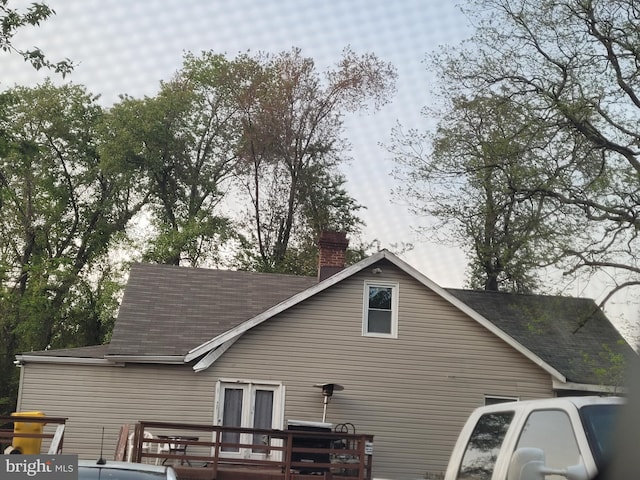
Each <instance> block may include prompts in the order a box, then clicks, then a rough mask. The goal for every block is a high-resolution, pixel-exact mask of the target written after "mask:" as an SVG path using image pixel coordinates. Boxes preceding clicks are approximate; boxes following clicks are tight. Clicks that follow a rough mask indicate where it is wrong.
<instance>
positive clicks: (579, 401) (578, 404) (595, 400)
mask: <svg viewBox="0 0 640 480" xmlns="http://www.w3.org/2000/svg"><path fill="white" fill-rule="evenodd" d="M624 401H625V400H624V398H623V397H613V396H612V397H599V396H586V397H555V398H540V399H537V400H523V401H513V402H504V403H496V404H494V405H487V406H483V407H478V408H477V409H476V410H477V411H482V412H483V413H484V412H491V411H502V410H530V409H537V408H553V407H561V406H568V405H571V406H574V407H575V408H576V409H580V408H582V407H584V406H585V405H611V404H616V405H620V404H623V403H624Z"/></svg>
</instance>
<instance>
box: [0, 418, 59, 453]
mask: <svg viewBox="0 0 640 480" xmlns="http://www.w3.org/2000/svg"><path fill="white" fill-rule="evenodd" d="M30 413H31V412H28V413H26V414H25V413H18V414H16V415H9V416H0V453H3V452H5V449H6V448H7V447H9V446H13V447H16V448H14V450H17V451H18V452H20V453H28V454H38V453H42V450H43V449H44V448H45V447H46V448H47V449H48V452H49V453H60V452H61V451H62V443H63V441H64V426H65V424H66V421H67V419H66V418H62V417H47V416H46V415H36V414H35V413H34V414H33V415H31V414H30ZM45 425H49V426H50V427H51V428H52V429H53V431H52V432H51V433H45ZM45 440H46V441H45ZM16 453H17V452H16Z"/></svg>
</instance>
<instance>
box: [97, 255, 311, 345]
mask: <svg viewBox="0 0 640 480" xmlns="http://www.w3.org/2000/svg"><path fill="white" fill-rule="evenodd" d="M316 283H318V281H317V278H315V277H303V276H295V275H280V274H267V273H255V272H241V271H231V270H214V269H206V268H187V267H177V266H171V265H157V264H142V263H138V264H135V265H133V267H132V269H131V272H130V274H129V281H128V283H127V288H126V290H125V293H124V297H123V300H122V303H121V306H120V311H119V313H118V319H117V321H116V324H115V328H114V331H113V335H112V338H111V343H110V344H109V349H108V354H109V355H137V356H138V355H184V354H186V353H187V352H188V351H189V350H191V349H192V348H194V347H197V346H198V345H200V344H202V343H204V342H206V341H207V340H210V339H212V338H214V337H215V336H217V335H219V334H221V333H224V332H226V331H227V330H229V329H231V328H233V327H235V326H236V325H238V324H240V323H242V322H244V321H245V320H248V319H250V318H252V317H253V316H255V315H258V314H259V313H261V312H263V311H265V310H267V309H268V308H270V307H272V306H274V305H277V304H278V303H280V302H281V301H283V300H286V299H287V298H289V297H291V296H293V295H295V294H296V293H298V292H300V291H302V290H306V289H307V288H309V287H311V286H312V285H315V284H316Z"/></svg>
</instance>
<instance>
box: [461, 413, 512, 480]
mask: <svg viewBox="0 0 640 480" xmlns="http://www.w3.org/2000/svg"><path fill="white" fill-rule="evenodd" d="M512 419H513V412H496V413H487V414H484V415H483V416H481V417H480V419H479V420H478V423H476V426H475V428H474V429H473V433H472V434H471V437H470V438H469V443H468V444H467V448H466V449H465V451H464V456H463V457H462V463H461V464H460V471H459V472H458V477H457V478H458V480H490V479H491V475H492V474H493V468H494V466H495V464H496V459H497V458H498V452H499V451H500V447H501V446H502V441H503V440H504V436H505V435H506V434H507V430H508V429H509V425H510V424H511V420H512Z"/></svg>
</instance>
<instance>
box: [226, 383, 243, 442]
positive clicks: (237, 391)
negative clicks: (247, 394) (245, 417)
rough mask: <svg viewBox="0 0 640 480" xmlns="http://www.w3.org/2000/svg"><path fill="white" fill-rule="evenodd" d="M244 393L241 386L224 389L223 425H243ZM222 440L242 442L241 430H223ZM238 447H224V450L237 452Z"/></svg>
mask: <svg viewBox="0 0 640 480" xmlns="http://www.w3.org/2000/svg"><path fill="white" fill-rule="evenodd" d="M242 394H243V390H242V389H241V388H225V389H224V407H223V410H222V425H223V426H224V427H241V426H242ZM222 441H223V442H224V443H227V442H229V443H240V433H239V432H237V433H236V432H223V434H222ZM238 450H239V449H238V448H237V447H223V448H222V451H223V452H237V451H238Z"/></svg>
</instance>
